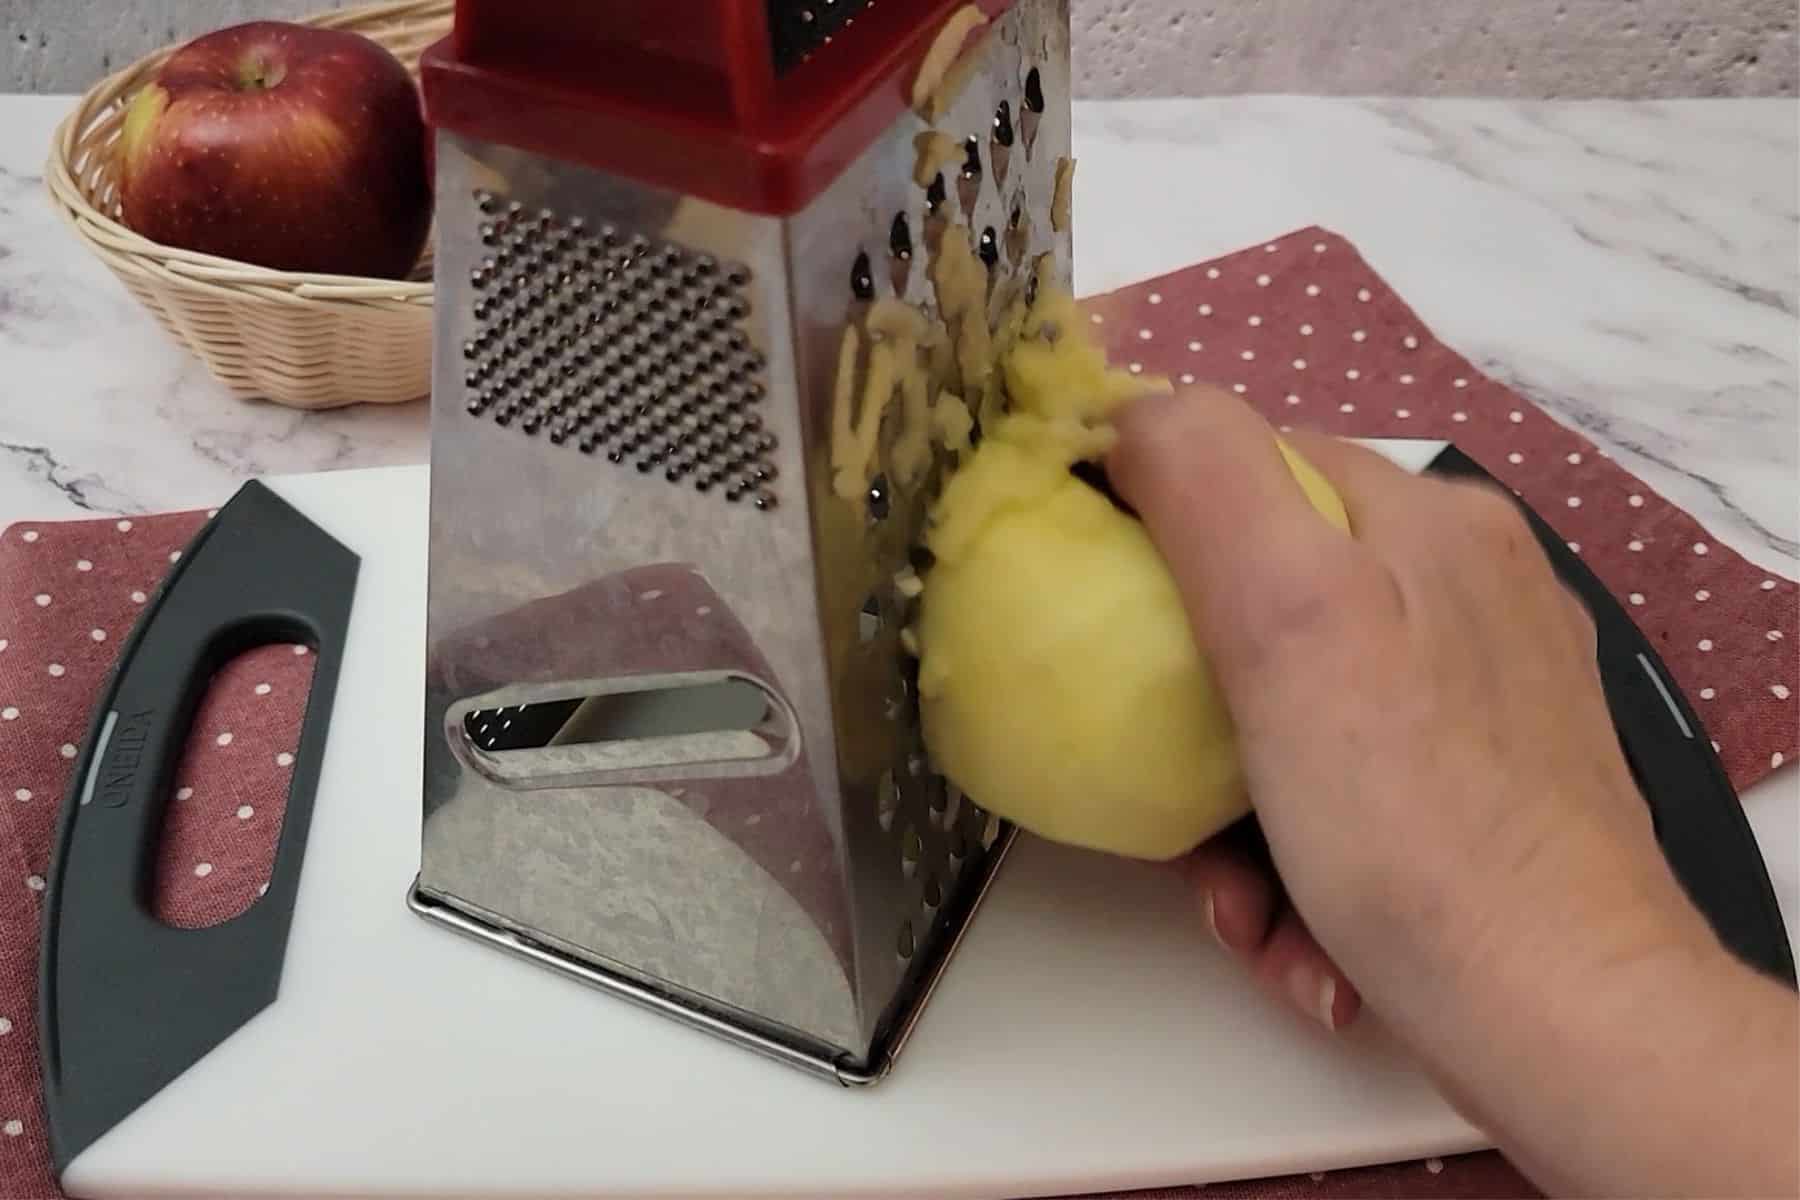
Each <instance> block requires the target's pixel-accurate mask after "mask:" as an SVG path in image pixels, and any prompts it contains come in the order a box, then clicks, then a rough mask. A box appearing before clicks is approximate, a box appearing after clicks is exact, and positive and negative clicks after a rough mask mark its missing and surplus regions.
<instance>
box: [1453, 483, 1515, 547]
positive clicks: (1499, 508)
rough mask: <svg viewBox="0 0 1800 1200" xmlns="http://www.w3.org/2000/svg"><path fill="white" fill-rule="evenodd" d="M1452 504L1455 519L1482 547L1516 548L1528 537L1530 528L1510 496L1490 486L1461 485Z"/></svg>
mask: <svg viewBox="0 0 1800 1200" xmlns="http://www.w3.org/2000/svg"><path fill="white" fill-rule="evenodd" d="M1459 490H1460V492H1461V497H1460V500H1459V502H1458V503H1457V504H1456V505H1454V506H1453V511H1454V512H1455V515H1456V518H1457V519H1458V521H1459V522H1460V523H1461V524H1462V525H1463V526H1464V528H1465V529H1466V530H1467V532H1468V533H1469V534H1470V535H1471V536H1473V537H1475V538H1477V539H1479V540H1480V541H1481V542H1482V544H1483V547H1484V548H1490V547H1492V546H1495V545H1499V546H1503V547H1507V548H1520V547H1523V546H1524V545H1525V544H1526V543H1527V542H1529V541H1530V540H1531V527H1530V526H1529V525H1528V524H1526V522H1525V516H1524V514H1523V513H1521V512H1520V511H1519V506H1518V505H1516V504H1514V503H1513V502H1512V499H1511V497H1509V496H1505V495H1502V494H1501V493H1500V492H1499V491H1497V490H1496V489H1494V488H1491V487H1485V486H1481V485H1463V486H1461V487H1460V488H1459Z"/></svg>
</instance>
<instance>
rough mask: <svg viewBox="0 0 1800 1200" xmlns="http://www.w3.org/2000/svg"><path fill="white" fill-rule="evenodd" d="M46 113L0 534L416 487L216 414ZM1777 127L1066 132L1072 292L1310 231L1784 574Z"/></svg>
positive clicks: (328, 444) (1737, 109) (1299, 125)
mask: <svg viewBox="0 0 1800 1200" xmlns="http://www.w3.org/2000/svg"><path fill="white" fill-rule="evenodd" d="M70 103H71V101H70V100H69V99H67V98H64V97H55V96H48V97H32V96H4V97H0V114H3V115H0V523H4V522H7V521H10V520H13V519H15V518H19V517H27V516H30V517H45V518H54V517H71V516H78V515H80V514H81V513H82V512H84V511H86V512H97V513H134V512H148V511H156V510H160V509H168V508H174V507H180V506H187V505H200V504H212V503H216V502H218V501H219V500H220V499H222V498H223V497H225V496H227V495H229V494H230V492H231V491H232V489H233V488H234V487H235V485H236V484H237V483H238V482H239V481H241V480H243V479H246V478H249V477H251V476H254V475H261V474H271V473H286V472H294V471H309V470H324V469H331V468H339V467H350V466H373V465H379V464H388V463H403V462H417V461H422V459H423V458H424V455H425V428H426V414H425V409H424V406H423V405H422V404H411V405H405V406H401V407H398V408H376V407H362V408H356V409H350V410H342V411H337V412H330V413H322V414H302V413H298V412H293V411H289V410H286V409H282V408H278V407H275V406H271V405H267V404H261V403H245V402H242V401H237V400H234V399H232V398H230V397H228V396H227V395H226V394H225V392H224V391H223V390H222V389H221V388H220V387H219V386H218V385H217V384H216V383H214V382H213V381H212V379H211V378H210V377H209V376H208V375H207V373H206V371H205V369H204V368H203V367H202V366H201V365H200V364H199V363H198V362H197V361H195V360H194V359H192V358H191V357H189V356H188V355H187V354H186V353H185V352H184V351H183V350H181V349H180V348H179V347H177V346H176V345H175V344H174V343H173V342H172V341H171V340H170V339H169V338H168V337H167V336H166V335H164V334H163V332H162V331H161V330H160V329H159V328H158V327H157V326H156V325H155V324H154V323H153V321H152V320H151V319H150V317H149V316H148V315H147V314H146V313H145V312H144V311H143V310H142V309H141V308H140V307H139V306H138V305H137V303H136V302H135V301H134V300H133V299H132V298H131V297H130V296H129V295H128V294H127V293H126V292H125V290H124V289H123V288H122V287H120V286H119V284H118V283H117V282H115V281H114V280H113V278H112V277H111V276H110V275H109V274H108V273H107V272H106V271H105V270H104V269H103V268H102V267H101V266H100V265H99V264H98V263H97V262H96V261H94V260H93V259H92V258H91V257H90V256H89V255H88V253H87V252H86V250H85V249H84V248H83V247H82V246H81V245H80V244H79V243H78V242H77V241H76V239H75V238H74V236H73V235H72V234H71V233H70V232H69V231H68V230H67V229H65V228H63V227H62V225H61V224H60V222H59V221H58V220H57V218H56V217H55V215H54V214H53V213H52V212H51V210H50V208H49V206H48V204H47V203H46V201H45V198H44V194H43V183H42V179H41V174H42V164H43V159H44V156H45V154H46V152H47V148H48V146H49V143H50V136H51V130H52V127H53V126H54V124H55V123H56V121H58V120H59V119H60V118H61V117H62V116H63V115H64V113H65V112H66V111H67V109H68V107H69V105H70ZM1795 116H1796V105H1795V104H1794V102H1792V101H1788V100H1701V101H1684V102H1663V103H1559V102H1542V103H1528V102H1512V101H1456V100H1371V101H1356V100H1321V99H1296V98H1232V99H1220V100H1171V101H1135V102H1118V103H1093V104H1081V105H1078V106H1077V112H1076V121H1075V136H1076V152H1077V154H1078V156H1079V157H1080V160H1081V170H1080V172H1079V173H1078V180H1079V183H1078V207H1079V209H1080V212H1081V220H1080V221H1079V222H1078V223H1077V246H1076V261H1077V263H1078V264H1083V265H1082V266H1078V268H1077V270H1078V280H1077V282H1078V285H1079V288H1080V290H1081V291H1083V292H1092V291H1098V290H1103V289H1107V288H1111V287H1115V286H1118V285H1121V284H1125V283H1129V282H1131V281H1133V280H1135V279H1138V278H1142V277H1144V276H1147V275H1151V274H1155V273H1158V272H1161V271H1164V270H1167V269H1170V268H1173V267H1176V266H1179V265H1181V264H1184V263H1188V262H1194V261H1197V260H1199V259H1203V258H1208V257H1211V256H1213V255H1216V254H1219V253H1222V252H1225V251H1229V250H1233V249H1236V248H1238V247H1240V246H1243V245H1247V244H1250V243H1253V242H1257V241H1261V240H1264V239H1266V238H1268V237H1271V236H1273V235H1276V234H1279V233H1284V232H1287V231H1288V230H1290V229H1293V228H1296V227H1299V226H1303V225H1307V224H1312V223H1317V224H1322V225H1325V226H1328V227H1330V228H1332V229H1334V230H1336V231H1337V232H1339V233H1341V234H1343V235H1345V236H1347V237H1348V238H1349V239H1350V240H1351V241H1353V242H1354V243H1356V245H1357V246H1358V247H1359V248H1360V249H1361V250H1362V251H1363V253H1364V254H1365V256H1367V257H1368V259H1369V260H1370V262H1371V263H1372V264H1373V265H1374V267H1375V268H1376V269H1377V270H1378V271H1380V272H1381V273H1382V274H1383V275H1384V276H1385V277H1386V278H1387V279H1388V280H1389V281H1390V282H1391V283H1392V284H1393V285H1394V286H1395V288H1396V289H1397V290H1398V291H1399V292H1400V294H1401V295H1402V296H1404V297H1406V298H1407V300H1408V301H1410V302H1411V303H1412V304H1413V305H1414V306H1415V308H1417V309H1418V311H1419V312H1420V314H1421V316H1422V317H1423V318H1424V319H1425V320H1426V321H1427V322H1428V323H1429V324H1430V325H1431V326H1432V327H1433V328H1434V329H1436V330H1437V332H1438V333H1439V334H1440V336H1442V337H1443V339H1444V340H1445V341H1447V342H1449V343H1450V344H1451V345H1452V346H1454V347H1456V348H1457V349H1459V350H1461V351H1462V352H1463V353H1464V354H1466V355H1468V356H1469V357H1470V358H1471V359H1473V360H1474V361H1475V362H1477V363H1478V364H1479V365H1480V366H1481V368H1482V369H1483V370H1484V371H1487V372H1488V373H1490V374H1491V375H1493V376H1495V377H1497V378H1499V379H1501V380H1503V381H1505V382H1506V383H1508V384H1510V385H1512V386H1513V387H1515V388H1517V389H1518V390H1520V391H1522V392H1523V393H1525V394H1526V395H1528V396H1530V397H1532V398H1533V399H1535V400H1537V401H1538V402H1539V403H1541V404H1543V405H1544V406H1545V407H1546V408H1547V409H1549V411H1551V412H1552V413H1554V414H1555V415H1556V416H1557V417H1559V418H1560V419H1562V420H1564V421H1566V422H1569V423H1571V424H1574V425H1577V426H1580V427H1581V428H1582V430H1583V431H1584V432H1585V433H1586V434H1587V435H1588V436H1589V437H1591V438H1592V439H1593V440H1595V441H1596V442H1598V443H1599V444H1600V445H1602V446H1604V447H1606V448H1607V449H1608V450H1609V451H1610V452H1611V453H1612V454H1613V455H1614V456H1615V457H1616V458H1617V459H1618V460H1619V462H1620V463H1621V465H1623V466H1625V467H1626V468H1627V469H1628V470H1630V471H1632V472H1634V473H1636V474H1638V475H1640V476H1641V477H1642V478H1644V479H1645V480H1646V481H1647V482H1649V483H1650V484H1651V485H1652V486H1654V487H1655V488H1656V489H1657V490H1658V491H1660V492H1662V493H1663V494H1665V495H1667V496H1668V497H1670V498H1671V499H1672V500H1674V501H1675V502H1676V503H1678V504H1680V505H1682V506H1683V507H1685V508H1687V509H1688V510H1689V511H1690V512H1692V513H1694V514H1695V515H1696V516H1697V517H1698V518H1699V519H1700V520H1701V521H1702V522H1703V523H1704V524H1706V525H1707V526H1708V527H1709V528H1710V529H1711V530H1712V531H1713V532H1714V534H1715V535H1716V536H1718V537H1720V538H1722V539H1723V540H1725V541H1726V542H1728V543H1730V544H1731V545H1733V546H1735V547H1737V548H1738V549H1739V550H1741V551H1743V552H1744V553H1745V554H1747V555H1748V556H1749V557H1750V558H1752V559H1753V560H1755V561H1757V562H1759V563H1762V564H1764V565H1766V566H1769V567H1771V568H1774V569H1776V570H1780V571H1783V572H1786V573H1792V572H1794V571H1795V570H1796V567H1797V566H1800V505H1796V503H1795V499H1796V474H1797V471H1800V461H1797V459H1800V403H1797V400H1796V396H1797V388H1800V381H1797V374H1796V372H1797V362H1800V353H1797V351H1796V314H1797V313H1800V266H1797V263H1800V195H1797V191H1800V186H1797V183H1796V180H1797V178H1800V176H1797V173H1796V172H1797V167H1800V163H1797V150H1800V146H1797V139H1796V130H1795Z"/></svg>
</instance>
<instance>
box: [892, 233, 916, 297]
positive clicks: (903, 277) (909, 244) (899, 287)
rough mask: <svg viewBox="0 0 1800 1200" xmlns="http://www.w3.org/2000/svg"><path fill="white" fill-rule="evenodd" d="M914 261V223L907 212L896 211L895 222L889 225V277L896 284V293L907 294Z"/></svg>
mask: <svg viewBox="0 0 1800 1200" xmlns="http://www.w3.org/2000/svg"><path fill="white" fill-rule="evenodd" d="M912 262H913V239H912V225H911V224H910V223H909V222H908V221H907V219H906V214H905V213H895V214H894V223H893V224H892V225H889V226H888V277H889V281H890V282H892V283H893V285H894V295H896V296H904V295H905V294H906V284H907V281H908V280H909V279H910V278H911V277H912Z"/></svg>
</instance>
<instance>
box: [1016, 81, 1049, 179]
mask: <svg viewBox="0 0 1800 1200" xmlns="http://www.w3.org/2000/svg"><path fill="white" fill-rule="evenodd" d="M1043 116H1044V78H1043V76H1042V75H1041V74H1040V73H1039V72H1038V69H1037V68H1036V67H1033V68H1031V70H1029V71H1027V72H1025V103H1024V104H1023V105H1022V106H1021V107H1020V109H1019V132H1020V134H1021V135H1023V138H1024V141H1025V157H1026V158H1030V157H1031V152H1032V151H1033V150H1034V149H1036V148H1037V134H1038V125H1039V124H1040V123H1041V122H1042V120H1043Z"/></svg>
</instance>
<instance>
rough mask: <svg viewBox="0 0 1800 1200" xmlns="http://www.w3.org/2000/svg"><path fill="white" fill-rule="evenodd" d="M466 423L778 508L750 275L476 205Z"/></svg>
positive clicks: (629, 237) (600, 229)
mask: <svg viewBox="0 0 1800 1200" xmlns="http://www.w3.org/2000/svg"><path fill="white" fill-rule="evenodd" d="M475 203H476V207H477V208H478V209H479V211H480V213H481V218H480V222H479V227H478V234H479V236H480V238H481V241H482V243H483V245H484V247H485V248H486V249H485V256H484V257H483V259H482V261H481V262H480V263H479V264H478V265H477V266H476V267H475V268H474V269H473V270H472V271H471V272H470V276H469V283H470V286H471V290H472V299H471V301H470V304H471V315H472V316H473V318H474V322H473V332H472V336H471V337H470V338H469V339H468V340H466V341H465V342H464V343H463V346H462V355H463V360H464V368H463V370H464V375H463V385H464V392H465V400H466V403H465V408H466V409H467V410H468V412H469V413H470V414H471V415H473V416H476V417H486V418H488V419H490V420H492V421H493V422H494V424H495V425H498V426H500V427H502V428H508V427H514V426H516V427H517V428H518V429H519V430H520V431H521V432H523V433H524V434H526V435H527V436H533V435H536V434H537V433H539V432H540V431H542V432H543V433H544V434H545V437H546V439H547V440H548V441H550V442H552V443H554V444H556V445H559V446H560V445H564V444H567V443H572V444H573V445H575V446H576V447H578V448H579V449H580V450H581V451H582V452H583V453H587V454H597V453H604V454H605V457H606V459H607V460H608V461H609V462H612V463H615V464H620V465H623V464H627V463H629V464H630V465H632V466H634V467H635V468H636V469H637V471H638V472H639V473H641V474H645V475H648V474H650V473H652V472H658V473H660V474H661V475H662V476H663V478H664V479H666V480H667V481H668V482H670V483H684V482H685V483H691V484H692V486H693V487H694V488H695V490H697V491H701V492H710V491H712V490H714V489H715V488H716V489H717V490H718V491H719V492H721V493H722V494H723V495H724V496H725V498H726V499H727V500H731V501H736V500H741V499H744V498H746V497H749V498H750V499H752V500H753V502H754V503H755V504H756V506H757V507H759V508H770V507H773V506H774V504H775V500H776V497H775V493H774V491H773V489H772V488H771V487H769V486H768V485H769V484H770V483H771V482H772V481H773V480H774V478H775V476H776V469H775V466H774V464H773V463H772V462H771V461H770V455H771V453H772V452H773V451H774V449H775V446H776V439H775V436H774V434H772V433H770V432H768V431H767V430H766V429H765V428H764V427H763V419H762V417H761V415H760V414H759V413H758V412H757V411H756V409H757V408H758V407H759V406H760V404H761V402H762V400H763V397H764V395H765V392H766V387H765V384H764V381H763V374H764V366H765V364H764V361H763V357H762V354H761V352H759V351H758V350H756V349H755V348H754V347H753V346H752V345H751V343H750V338H749V335H748V333H747V332H746V330H745V327H744V319H745V317H747V316H748V315H749V312H750V304H749V299H748V296H747V291H746V288H747V285H748V284H749V282H750V276H749V272H748V271H747V270H746V269H745V268H743V267H742V266H739V265H736V264H732V263H725V262H719V261H717V260H716V259H714V258H712V257H711V256H709V255H705V254H700V253H697V252H695V251H692V250H689V249H687V248H685V247H682V246H678V245H675V244H673V243H668V242H660V241H652V240H650V239H648V238H646V237H644V236H642V235H634V234H630V233H628V232H626V231H622V230H619V229H617V228H614V227H612V226H609V225H600V226H597V227H590V226H589V225H588V223H587V222H586V221H584V220H583V219H582V218H580V217H571V218H564V217H563V216H561V215H559V214H557V213H555V212H552V211H551V210H549V209H538V210H536V211H534V212H533V211H527V210H526V209H525V207H524V206H523V205H522V204H520V203H518V202H517V201H512V202H510V203H508V202H504V201H503V200H502V199H501V198H500V197H498V196H496V195H495V194H494V193H492V192H489V191H477V192H476V193H475Z"/></svg>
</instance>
